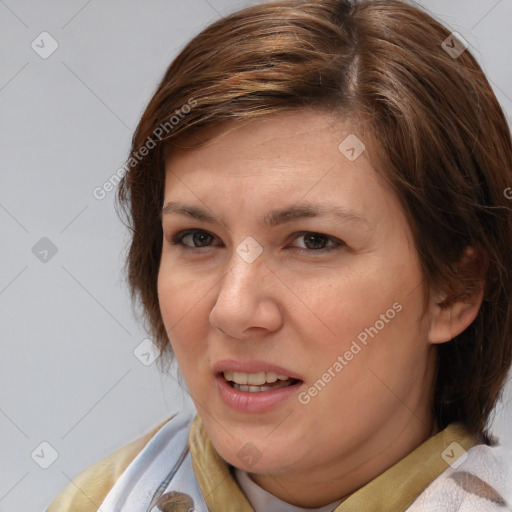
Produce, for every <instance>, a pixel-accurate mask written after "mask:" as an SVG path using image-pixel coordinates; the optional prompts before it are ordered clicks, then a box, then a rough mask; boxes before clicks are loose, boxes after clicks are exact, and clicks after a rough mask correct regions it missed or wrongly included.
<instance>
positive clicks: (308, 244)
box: [292, 231, 344, 252]
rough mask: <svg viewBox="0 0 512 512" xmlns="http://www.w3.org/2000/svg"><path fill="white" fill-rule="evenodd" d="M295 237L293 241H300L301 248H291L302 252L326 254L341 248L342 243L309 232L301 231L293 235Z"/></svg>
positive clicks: (329, 237) (330, 237)
mask: <svg viewBox="0 0 512 512" xmlns="http://www.w3.org/2000/svg"><path fill="white" fill-rule="evenodd" d="M295 235H296V237H295V238H294V240H299V241H300V240H302V246H300V245H299V246H296V245H294V246H292V247H295V248H297V249H299V250H304V251H308V252H309V251H322V252H328V251H331V250H335V249H337V248H339V247H340V246H343V245H344V243H343V242H342V241H341V240H338V239H337V238H334V237H332V236H328V235H324V234H322V233H314V232H311V231H303V232H301V233H295Z"/></svg>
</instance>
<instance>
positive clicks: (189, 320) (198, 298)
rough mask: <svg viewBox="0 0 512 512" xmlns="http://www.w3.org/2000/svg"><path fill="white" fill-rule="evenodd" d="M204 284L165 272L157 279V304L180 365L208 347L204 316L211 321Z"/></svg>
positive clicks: (164, 266) (184, 275)
mask: <svg viewBox="0 0 512 512" xmlns="http://www.w3.org/2000/svg"><path fill="white" fill-rule="evenodd" d="M210 288H211V287H210V286H205V285H204V284H203V282H202V281H201V280H198V279H197V276H196V278H195V279H194V278H193V277H190V276H188V275H187V274H186V273H183V272H177V271H176V270H174V272H173V271H169V272H168V271H166V265H165V264H162V266H161V268H160V272H159V276H158V301H159V304H160V311H161V313H162V319H163V322H164V325H165V328H166V330H167V334H168V337H169V340H170V343H171V346H172V349H173V351H174V353H175V354H176V357H177V358H178V362H179V363H181V361H180V359H182V358H183V357H194V356H195V355H196V354H197V353H198V351H200V350H201V348H202V346H203V345H204V344H205V343H206V333H205V321H204V319H205V315H206V319H207V318H208V316H207V315H208V313H207V302H208V290H209V289H210Z"/></svg>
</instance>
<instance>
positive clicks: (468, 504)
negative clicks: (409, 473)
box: [408, 444, 512, 512]
mask: <svg viewBox="0 0 512 512" xmlns="http://www.w3.org/2000/svg"><path fill="white" fill-rule="evenodd" d="M436 507H437V508H436ZM439 507H441V508H439ZM509 507H510V508H509ZM408 510H409V511H410V512H422V511H423V510H443V511H446V512H449V511H452V510H453V511H459V512H475V511H478V512H481V511H484V510H485V511H489V512H491V511H492V512H494V511H497V512H498V511H503V510H512V450H510V449H509V448H505V447H503V446H487V445H483V444H481V445H477V446H474V447H473V448H471V449H470V450H469V451H467V452H466V453H465V454H463V455H462V456H461V457H460V458H459V459H458V460H457V461H456V462H455V463H454V464H452V466H449V467H448V468H447V469H446V470H445V471H444V472H443V473H442V474H441V475H439V477H438V478H436V479H435V480H434V481H433V482H432V483H431V484H430V485H429V486H428V487H427V489H425V491H424V492H423V493H422V494H421V495H420V496H419V497H418V499H417V500H416V501H415V502H414V503H413V505H412V506H411V508H410V509H408Z"/></svg>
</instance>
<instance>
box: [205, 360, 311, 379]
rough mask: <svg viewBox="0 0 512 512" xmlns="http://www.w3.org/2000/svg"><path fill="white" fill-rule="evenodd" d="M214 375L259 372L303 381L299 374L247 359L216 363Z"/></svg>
mask: <svg viewBox="0 0 512 512" xmlns="http://www.w3.org/2000/svg"><path fill="white" fill-rule="evenodd" d="M213 371H214V372H215V374H218V373H222V372H243V373H260V372H275V373H277V374H278V375H286V376H287V377H290V378H292V379H297V380H302V381H303V380H304V379H303V378H302V377H301V376H300V375H299V374H297V373H295V372H293V371H291V370H288V369H286V368H283V367H282V366H277V365H275V364H272V363H267V362H265V361H261V360H258V359H248V360H246V361H236V360H235V359H224V360H222V361H218V362H217V363H215V364H214V365H213Z"/></svg>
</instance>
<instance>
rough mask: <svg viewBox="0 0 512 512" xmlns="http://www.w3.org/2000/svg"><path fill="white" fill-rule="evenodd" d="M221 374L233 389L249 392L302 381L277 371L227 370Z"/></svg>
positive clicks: (277, 387) (270, 389)
mask: <svg viewBox="0 0 512 512" xmlns="http://www.w3.org/2000/svg"><path fill="white" fill-rule="evenodd" d="M221 375H222V377H223V378H224V379H225V380H226V382H227V383H228V385H229V386H231V387H232V388H233V389H236V390H237V391H245V392H247V393H261V392H265V391H274V390H276V389H279V388H285V387H288V386H293V385H295V384H298V383H299V382H302V381H301V380H300V379H295V378H293V377H288V376H287V375H282V374H278V373H276V372H258V373H245V372H233V371H225V372H221Z"/></svg>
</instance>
